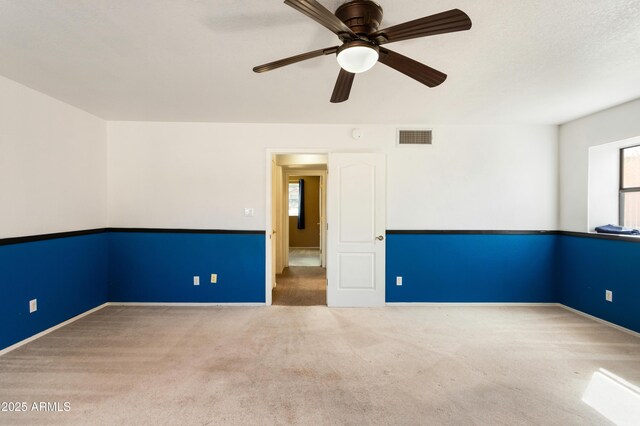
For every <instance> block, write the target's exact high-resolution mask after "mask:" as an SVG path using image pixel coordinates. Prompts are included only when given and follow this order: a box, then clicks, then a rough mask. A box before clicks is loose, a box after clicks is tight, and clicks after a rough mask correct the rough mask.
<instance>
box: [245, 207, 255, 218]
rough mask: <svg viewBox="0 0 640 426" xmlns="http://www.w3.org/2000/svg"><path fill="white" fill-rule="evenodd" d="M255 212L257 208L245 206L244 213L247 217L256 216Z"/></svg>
mask: <svg viewBox="0 0 640 426" xmlns="http://www.w3.org/2000/svg"><path fill="white" fill-rule="evenodd" d="M255 214H256V212H255V210H254V209H253V208H251V207H245V208H244V215H245V216H246V217H253V216H255Z"/></svg>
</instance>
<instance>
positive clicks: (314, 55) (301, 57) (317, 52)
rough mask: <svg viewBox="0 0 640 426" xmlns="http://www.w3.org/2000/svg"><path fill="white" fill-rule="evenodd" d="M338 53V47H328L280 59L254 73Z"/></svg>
mask: <svg viewBox="0 0 640 426" xmlns="http://www.w3.org/2000/svg"><path fill="white" fill-rule="evenodd" d="M337 51H338V46H334V47H328V48H326V49H318V50H314V51H313V52H307V53H302V54H300V55H296V56H291V57H290V58H285V59H280V60H279V61H274V62H269V63H268V64H264V65H259V66H257V67H254V68H253V72H258V73H260V72H265V71H271V70H274V69H276V68H280V67H284V66H286V65H291V64H295V63H296V62H302V61H306V60H307V59H312V58H317V57H318V56H322V55H331V54H332V53H336V52H337Z"/></svg>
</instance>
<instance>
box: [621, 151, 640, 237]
mask: <svg viewBox="0 0 640 426" xmlns="http://www.w3.org/2000/svg"><path fill="white" fill-rule="evenodd" d="M632 148H640V145H632V146H625V147H624V148H620V177H619V179H618V180H619V185H618V187H619V188H618V190H619V193H618V220H619V221H620V226H624V194H627V193H630V192H640V186H635V187H630V188H625V187H624V151H625V150H626V149H632Z"/></svg>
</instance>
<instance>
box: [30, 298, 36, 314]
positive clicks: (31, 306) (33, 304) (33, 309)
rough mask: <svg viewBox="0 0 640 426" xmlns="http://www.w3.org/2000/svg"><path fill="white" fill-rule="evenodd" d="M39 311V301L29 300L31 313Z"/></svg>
mask: <svg viewBox="0 0 640 426" xmlns="http://www.w3.org/2000/svg"><path fill="white" fill-rule="evenodd" d="M37 310H38V299H33V300H29V313H30V314H32V313H34V312H35V311H37Z"/></svg>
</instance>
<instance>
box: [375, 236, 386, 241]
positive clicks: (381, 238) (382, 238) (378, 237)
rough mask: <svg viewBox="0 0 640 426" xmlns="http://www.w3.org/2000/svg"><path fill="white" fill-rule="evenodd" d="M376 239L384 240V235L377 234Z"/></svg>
mask: <svg viewBox="0 0 640 426" xmlns="http://www.w3.org/2000/svg"><path fill="white" fill-rule="evenodd" d="M376 240H378V241H382V240H384V237H383V236H382V235H378V236H377V237H376Z"/></svg>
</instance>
